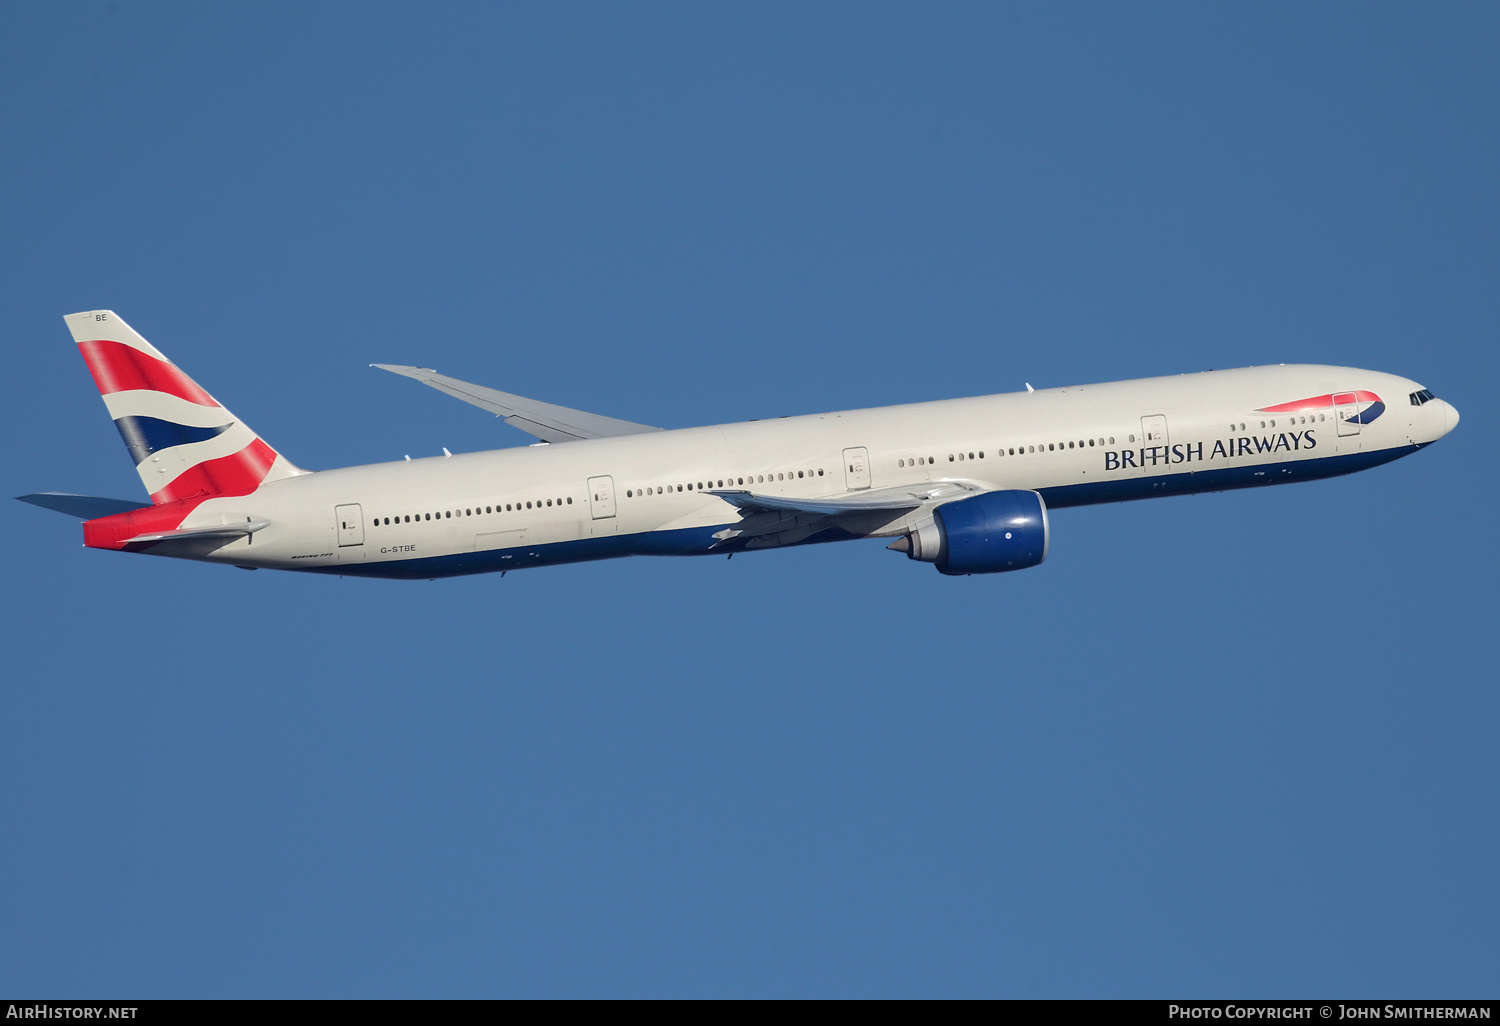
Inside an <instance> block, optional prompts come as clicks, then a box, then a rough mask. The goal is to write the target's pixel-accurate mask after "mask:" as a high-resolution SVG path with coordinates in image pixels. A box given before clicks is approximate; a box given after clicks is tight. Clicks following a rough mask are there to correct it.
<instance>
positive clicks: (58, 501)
mask: <svg viewBox="0 0 1500 1026" xmlns="http://www.w3.org/2000/svg"><path fill="white" fill-rule="evenodd" d="M16 498H18V499H20V500H21V501H22V502H29V503H31V504H32V505H33V506H40V507H42V508H43V509H52V510H56V511H57V512H59V513H66V514H67V515H68V516H70V517H77V518H78V519H79V520H97V519H99V518H100V517H112V516H114V515H115V514H116V513H128V512H130V511H131V510H133V509H145V508H146V507H148V506H150V505H151V504H150V503H149V502H132V501H131V500H129V499H103V498H100V497H99V496H97V495H73V494H72V493H71V492H37V493H36V494H34V495H18V496H16Z"/></svg>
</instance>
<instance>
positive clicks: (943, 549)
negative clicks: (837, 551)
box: [892, 490, 1047, 574]
mask: <svg viewBox="0 0 1500 1026" xmlns="http://www.w3.org/2000/svg"><path fill="white" fill-rule="evenodd" d="M892 547H893V548H895V547H899V548H902V549H905V551H906V553H907V555H908V556H910V557H911V558H912V559H920V560H923V561H925V562H928V563H933V564H935V565H936V566H937V568H938V570H939V571H940V572H941V573H945V574H998V573H1004V572H1006V571H1007V570H1025V569H1026V568H1027V567H1029V566H1036V565H1037V564H1038V563H1040V562H1041V561H1042V560H1044V559H1046V558H1047V504H1046V503H1044V502H1043V501H1042V497H1041V496H1040V495H1038V494H1037V493H1036V492H1027V491H1020V490H1012V491H1004V492H985V493H984V494H983V495H976V496H974V497H973V498H972V499H961V500H959V501H958V502H949V503H946V504H944V505H942V506H939V507H938V508H937V509H935V510H933V511H932V519H931V520H929V521H927V522H925V523H923V524H921V525H919V526H918V527H917V528H916V529H915V530H913V531H912V533H911V534H910V535H908V536H907V537H906V538H903V539H902V540H901V541H900V542H898V543H897V545H896V546H892Z"/></svg>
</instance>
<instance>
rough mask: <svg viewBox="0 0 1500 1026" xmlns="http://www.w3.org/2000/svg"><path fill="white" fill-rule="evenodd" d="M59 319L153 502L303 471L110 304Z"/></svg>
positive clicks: (243, 491)
mask: <svg viewBox="0 0 1500 1026" xmlns="http://www.w3.org/2000/svg"><path fill="white" fill-rule="evenodd" d="M63 319H64V320H66V321H67V322H68V329H69V330H70V331H72V333H73V341H75V342H77V343H78V349H79V351H80V352H82V353H83V359H84V362H85V363H87V364H88V366H89V372H90V373H91V374H93V375H94V383H95V384H97V385H98V386H99V394H100V395H101V396H103V397H104V405H105V407H106V408H108V410H109V415H110V416H111V417H113V418H114V420H115V427H117V428H119V430H120V437H121V438H123V439H125V447H126V448H127V449H129V450H130V456H131V458H132V459H133V460H135V468H136V470H137V472H139V473H140V475H141V482H142V483H143V484H144V485H145V486H146V491H147V492H149V493H150V494H151V501H152V502H153V503H155V504H157V505H162V504H164V503H168V502H176V501H178V500H182V499H192V498H197V499H198V500H199V501H200V502H201V501H202V500H203V499H207V498H211V497H213V496H216V495H248V494H250V493H251V492H253V491H255V490H256V489H257V488H259V487H260V486H261V485H262V484H263V483H265V482H268V481H279V480H282V479H283V478H288V477H295V476H297V475H298V474H303V473H306V471H303V470H299V469H298V468H297V467H295V466H293V465H292V464H291V463H289V462H287V460H286V458H285V457H283V456H282V455H281V454H280V453H278V452H277V451H276V450H275V449H272V448H271V447H270V446H269V445H267V444H266V443H265V442H263V441H261V439H260V437H259V436H258V435H256V433H255V432H254V431H251V430H250V428H249V427H247V426H246V425H245V422H244V421H242V420H240V419H239V418H238V417H236V416H235V415H234V414H232V413H230V412H229V411H228V410H226V409H225V408H224V407H223V406H221V405H219V402H218V400H216V399H214V397H213V396H211V395H209V394H208V393H207V392H205V391H204V390H203V389H202V388H200V387H199V385H198V383H197V382H195V381H194V380H193V379H192V378H190V377H188V376H187V375H186V374H184V373H182V371H180V370H178V369H177V367H176V365H174V364H173V363H172V362H171V361H170V360H168V359H167V358H166V357H165V356H163V355H162V354H161V353H160V352H158V351H157V349H156V347H155V346H153V345H152V344H151V343H150V342H147V341H146V340H145V339H143V338H141V336H140V335H138V334H136V333H135V331H134V330H133V329H132V328H131V327H130V325H128V324H126V323H125V322H124V321H122V320H121V319H120V318H119V317H118V316H116V315H115V314H114V313H113V312H112V311H109V310H90V311H86V312H84V313H76V314H69V315H68V316H67V317H65V318H63Z"/></svg>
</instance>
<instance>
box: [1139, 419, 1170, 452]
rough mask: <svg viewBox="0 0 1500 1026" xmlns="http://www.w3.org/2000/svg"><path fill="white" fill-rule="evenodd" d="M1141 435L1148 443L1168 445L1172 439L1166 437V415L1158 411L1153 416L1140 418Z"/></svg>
mask: <svg viewBox="0 0 1500 1026" xmlns="http://www.w3.org/2000/svg"><path fill="white" fill-rule="evenodd" d="M1141 437H1142V438H1143V439H1145V441H1146V443H1147V444H1148V445H1170V444H1172V440H1171V439H1170V438H1168V437H1167V417H1166V414H1164V413H1158V414H1157V415H1156V416H1154V417H1142V418H1141Z"/></svg>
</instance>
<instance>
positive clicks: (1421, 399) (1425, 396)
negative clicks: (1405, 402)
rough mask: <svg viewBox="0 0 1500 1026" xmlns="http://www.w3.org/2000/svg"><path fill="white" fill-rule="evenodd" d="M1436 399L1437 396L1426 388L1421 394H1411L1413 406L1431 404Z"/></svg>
mask: <svg viewBox="0 0 1500 1026" xmlns="http://www.w3.org/2000/svg"><path fill="white" fill-rule="evenodd" d="M1436 398H1437V396H1435V395H1433V394H1432V393H1431V392H1429V391H1428V390H1427V389H1425V388H1424V389H1422V391H1420V392H1413V393H1412V394H1411V404H1412V405H1413V406H1421V405H1422V404H1423V403H1430V402H1432V400H1434V399H1436Z"/></svg>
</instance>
